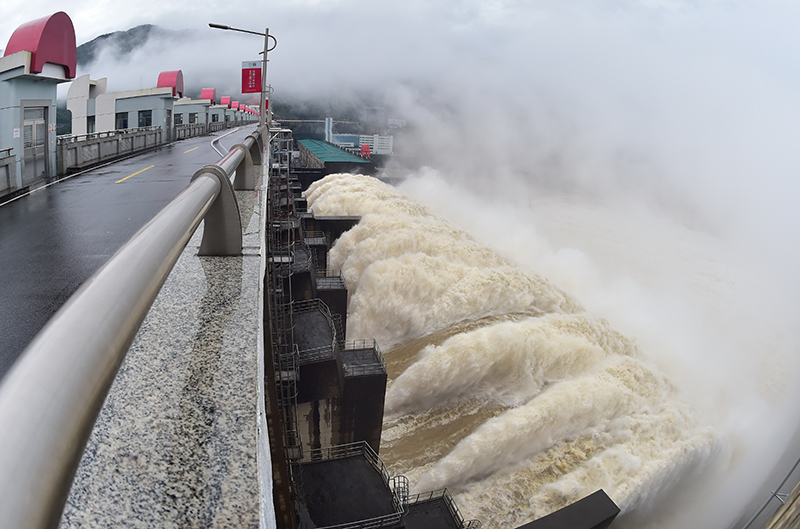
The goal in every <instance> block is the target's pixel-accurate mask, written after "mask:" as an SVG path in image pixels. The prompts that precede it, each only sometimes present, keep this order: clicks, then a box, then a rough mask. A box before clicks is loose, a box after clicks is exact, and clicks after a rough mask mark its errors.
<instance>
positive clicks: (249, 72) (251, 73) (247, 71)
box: [242, 61, 261, 94]
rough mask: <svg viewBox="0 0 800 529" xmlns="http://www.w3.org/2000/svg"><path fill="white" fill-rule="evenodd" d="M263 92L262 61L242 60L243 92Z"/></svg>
mask: <svg viewBox="0 0 800 529" xmlns="http://www.w3.org/2000/svg"><path fill="white" fill-rule="evenodd" d="M259 92H261V61H244V62H242V93H243V94H253V93H259Z"/></svg>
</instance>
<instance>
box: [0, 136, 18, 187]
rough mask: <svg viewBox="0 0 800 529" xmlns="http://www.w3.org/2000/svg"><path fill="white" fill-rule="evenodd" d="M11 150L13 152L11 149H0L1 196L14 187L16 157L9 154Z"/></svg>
mask: <svg viewBox="0 0 800 529" xmlns="http://www.w3.org/2000/svg"><path fill="white" fill-rule="evenodd" d="M12 150H14V148H13V147H6V148H5V149H0V195H2V194H3V191H6V190H9V189H13V188H15V187H16V185H15V184H16V179H17V172H16V167H15V166H16V164H17V157H16V156H15V155H13V154H11V151H12Z"/></svg>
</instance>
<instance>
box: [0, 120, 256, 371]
mask: <svg viewBox="0 0 800 529" xmlns="http://www.w3.org/2000/svg"><path fill="white" fill-rule="evenodd" d="M252 130H254V127H244V128H241V129H239V130H238V131H237V132H234V133H233V134H231V135H230V136H226V137H225V138H223V139H222V140H221V142H220V143H221V144H222V145H223V146H225V147H230V146H232V145H234V144H235V143H238V142H240V141H242V140H243V139H244V137H245V136H247V134H249V133H250V132H252ZM225 132H227V131H222V132H221V133H218V134H220V135H221V134H224V133H225ZM212 139H214V138H213V137H212V136H202V137H199V138H190V139H188V140H183V141H180V142H177V143H174V144H172V145H169V146H167V147H163V148H161V149H158V150H156V151H152V152H149V153H146V154H142V155H140V156H136V157H133V158H130V159H127V160H123V161H120V162H117V163H115V164H113V165H108V166H106V167H101V168H97V169H94V170H92V171H89V172H87V173H84V174H82V175H79V176H75V177H73V178H71V179H69V180H66V181H64V182H59V183H57V184H54V185H51V186H50V187H48V188H45V189H41V190H38V191H35V192H33V193H32V194H30V195H28V196H26V197H23V198H20V199H18V200H15V201H14V202H11V203H8V204H5V205H3V206H0V378H2V377H3V376H4V375H5V373H6V372H7V371H8V369H9V368H10V367H11V365H12V364H13V362H14V360H16V359H17V357H18V356H19V355H20V354H21V353H22V351H23V350H24V349H25V347H26V346H27V345H28V343H29V342H30V341H31V340H32V339H33V337H34V336H36V333H38V332H39V330H40V329H41V328H42V327H43V326H44V325H45V323H47V321H48V320H49V319H50V317H51V316H52V315H53V314H55V312H56V311H57V310H58V309H59V308H60V307H61V305H63V304H64V302H65V301H66V300H67V299H68V298H69V297H70V296H71V295H72V294H73V293H74V292H75V291H76V290H77V289H78V287H79V286H80V285H81V284H82V283H83V282H84V281H85V280H86V279H88V278H89V277H90V276H91V275H92V274H93V273H94V272H95V271H96V270H97V269H98V268H100V266H102V265H103V263H105V262H106V261H107V260H108V258H109V257H111V255H112V254H113V253H114V252H115V251H116V250H117V249H119V247H120V246H122V244H123V243H124V242H125V241H127V240H128V239H129V238H130V237H131V236H132V235H133V234H134V233H135V232H136V230H138V229H139V228H140V227H142V226H143V225H144V224H145V223H146V222H147V221H148V220H150V218H152V217H153V215H155V214H156V213H157V212H158V211H159V210H161V209H162V208H163V207H164V206H165V205H166V204H167V203H168V202H169V201H170V200H172V199H173V198H174V197H175V196H176V195H177V194H178V193H179V192H180V191H181V190H183V189H184V188H185V187H186V186H187V185H188V184H189V180H190V179H191V176H192V175H193V174H194V173H195V171H197V170H198V169H199V168H201V167H202V166H204V165H206V164H211V163H214V162H216V161H217V160H219V158H220V156H219V155H218V154H217V153H216V151H214V149H213V148H212V147H211V140H212ZM139 171H141V172H139ZM137 172H138V174H135V173H137ZM131 175H133V176H131ZM126 177H129V178H127V179H126ZM123 179H124V181H120V180H123Z"/></svg>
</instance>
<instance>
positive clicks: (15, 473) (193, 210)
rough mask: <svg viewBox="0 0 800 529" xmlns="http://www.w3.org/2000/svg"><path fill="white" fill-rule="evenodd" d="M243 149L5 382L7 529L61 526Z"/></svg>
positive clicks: (129, 245)
mask: <svg viewBox="0 0 800 529" xmlns="http://www.w3.org/2000/svg"><path fill="white" fill-rule="evenodd" d="M236 151H237V152H239V154H238V158H239V162H236V161H235V159H234V158H236V157H237V156H236V155H233V156H232V155H231V153H232V152H233V149H232V151H231V153H229V155H228V157H226V158H228V160H227V161H226V163H225V167H224V168H221V167H220V166H219V165H212V166H206V167H205V168H203V169H201V170H200V171H198V172H197V173H196V174H195V175H194V177H193V179H192V182H191V183H190V184H189V186H188V187H187V188H186V189H184V190H183V191H182V192H181V193H180V194H179V195H178V196H177V197H175V198H174V199H173V200H172V202H170V203H169V204H167V206H166V207H164V209H162V210H161V211H160V212H159V213H157V214H156V215H155V216H154V217H153V218H152V219H151V220H150V221H149V222H147V224H145V225H144V226H143V227H142V228H141V229H140V230H139V231H138V232H136V234H135V235H134V236H133V237H131V238H130V239H129V240H128V241H127V242H126V243H125V244H124V245H123V246H122V247H121V248H120V249H119V250H118V251H117V252H116V253H115V254H114V255H113V256H112V257H111V259H109V261H108V262H106V264H105V265H103V267H102V268H100V270H98V271H97V272H96V273H95V274H94V275H93V276H92V277H91V278H89V279H88V280H87V281H86V282H85V283H84V284H83V285H82V286H81V288H80V289H79V290H78V291H77V292H76V293H75V294H74V295H73V296H72V297H71V298H70V299H69V300H68V301H67V302H66V303H65V304H64V306H63V307H62V308H61V309H60V310H59V311H58V312H57V313H56V314H55V316H53V318H52V319H51V320H50V321H49V322H48V323H47V325H46V326H45V327H44V328H43V329H42V331H41V332H39V334H38V335H37V336H36V338H35V339H34V340H33V342H31V344H30V345H29V346H28V347H27V348H26V349H25V351H24V352H23V354H22V355H21V356H20V358H19V359H18V360H17V362H16V363H15V364H14V366H13V367H12V368H11V370H10V371H9V372H8V373H7V374H6V376H5V378H4V379H3V381H2V383H1V384H0V526H2V527H14V528H41V527H57V526H58V524H59V520H60V518H61V513H62V511H63V508H64V503H65V502H66V499H67V495H68V494H69V489H70V486H71V484H72V480H73V477H74V475H75V471H76V469H77V467H78V464H79V462H80V460H81V456H82V454H83V450H84V447H85V445H86V442H87V441H88V438H89V435H90V434H91V432H92V428H93V426H94V423H95V420H96V419H97V415H98V413H99V412H100V408H101V407H102V405H103V402H104V400H105V398H106V395H107V393H108V391H109V389H110V387H111V384H112V383H113V381H114V378H115V376H116V373H117V370H118V369H119V366H120V365H121V364H122V361H123V360H124V358H125V355H126V353H127V351H128V347H129V346H130V344H131V342H132V341H133V339H134V337H135V336H136V333H137V332H138V330H139V326H140V325H141V323H142V321H143V320H144V318H145V316H146V315H147V312H148V310H149V308H150V306H151V305H152V303H153V301H154V300H155V298H156V296H157V295H158V292H159V291H160V289H161V286H162V285H163V284H164V281H166V279H167V276H168V275H169V273H170V271H171V270H172V267H173V266H174V265H175V263H176V262H177V260H178V258H179V257H180V255H181V253H182V252H183V249H184V248H185V246H186V245H187V244H188V242H189V239H190V238H191V237H192V235H193V234H194V232H195V230H196V229H197V227H198V225H199V224H200V222H201V221H202V220H203V219H204V218H205V220H206V223H205V225H206V233H205V236H204V243H205V240H206V238H207V237H209V233H208V232H209V229H212V231H213V228H214V227H213V226H209V224H213V223H212V222H211V219H210V218H208V217H207V214H208V215H211V213H212V212H213V211H214V209H215V208H217V209H219V208H220V206H218V204H219V203H220V202H221V200H220V199H218V197H219V196H221V195H224V194H225V193H226V189H225V186H226V182H225V180H227V187H228V188H230V186H231V184H230V175H231V172H232V171H233V170H235V169H236V166H237V165H238V163H240V162H241V161H242V160H244V158H245V154H244V153H243V152H240V151H242V149H236ZM220 173H225V174H226V176H227V178H221V174H220ZM230 193H231V194H232V191H230ZM234 200H235V197H234ZM235 209H236V210H237V212H238V207H237V208H235ZM228 213H229V212H228ZM216 220H217V221H219V219H216ZM236 220H237V222H239V220H238V219H236ZM227 231H230V230H227ZM225 232H226V230H217V233H225ZM239 235H240V236H241V231H240V232H239ZM211 246H212V247H214V246H215V245H214V244H211ZM216 246H220V245H219V244H217V245H216ZM222 246H224V244H223V245H222ZM201 251H202V246H201ZM238 254H241V239H239V249H238Z"/></svg>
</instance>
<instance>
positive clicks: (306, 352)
mask: <svg viewBox="0 0 800 529" xmlns="http://www.w3.org/2000/svg"><path fill="white" fill-rule="evenodd" d="M291 307H292V314H294V315H295V321H296V316H297V315H298V314H306V313H309V312H317V313H319V314H320V315H321V316H322V317H323V319H324V320H325V324H326V325H327V326H328V329H330V331H331V342H330V344H327V343H326V344H325V345H322V346H318V347H309V348H305V349H300V350H299V353H300V364H301V365H305V364H313V363H314V362H322V361H324V360H331V359H334V358H336V357H338V349H337V348H336V340H337V332H336V327H335V325H334V323H333V318H332V316H331V311H330V309H329V308H328V306H327V305H326V304H325V302H324V301H322V300H321V299H319V298H315V299H308V300H303V301H296V302H294V303H292V304H291Z"/></svg>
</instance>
